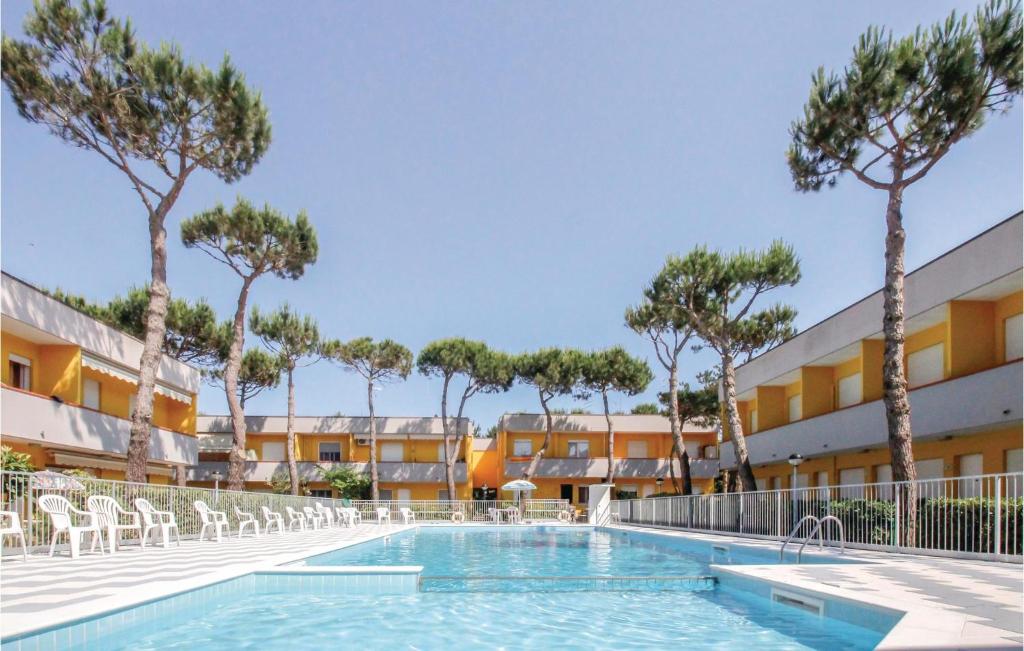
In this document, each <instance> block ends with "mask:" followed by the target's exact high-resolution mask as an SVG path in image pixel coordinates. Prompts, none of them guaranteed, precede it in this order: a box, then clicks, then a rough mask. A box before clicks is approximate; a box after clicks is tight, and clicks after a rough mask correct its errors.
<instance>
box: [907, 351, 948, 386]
mask: <svg viewBox="0 0 1024 651" xmlns="http://www.w3.org/2000/svg"><path fill="white" fill-rule="evenodd" d="M944 350H945V348H944V346H943V345H942V344H935V345H934V346H929V347H927V348H922V349H921V350H919V351H917V352H916V353H911V354H910V355H908V356H907V385H908V386H910V387H911V388H913V387H919V386H922V385H924V384H931V383H932V382H938V381H939V380H941V379H942V375H943V368H945V362H944V361H943V356H944Z"/></svg>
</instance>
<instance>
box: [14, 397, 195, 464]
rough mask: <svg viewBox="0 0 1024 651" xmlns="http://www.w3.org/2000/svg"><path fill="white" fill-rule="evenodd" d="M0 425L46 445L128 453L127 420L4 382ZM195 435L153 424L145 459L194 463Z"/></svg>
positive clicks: (24, 438) (20, 437) (172, 462)
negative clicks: (147, 455)
mask: <svg viewBox="0 0 1024 651" xmlns="http://www.w3.org/2000/svg"><path fill="white" fill-rule="evenodd" d="M0 412H2V413H0V431H2V432H3V435H4V436H6V437H10V438H16V439H19V440H22V441H27V442H29V443H36V444H40V445H44V446H46V447H50V448H64V449H69V450H81V451H85V452H103V453H107V454H114V455H120V456H124V455H127V454H128V439H129V437H130V435H131V421H128V420H125V419H124V418H118V417H116V416H110V415H108V414H103V413H100V412H98V411H95V410H93V409H88V408H86V407H78V406H75V405H70V404H66V403H61V402H57V401H56V400H52V399H50V398H48V397H46V396H40V395H37V394H34V393H28V392H25V391H20V390H18V389H12V388H9V387H3V388H2V389H0ZM198 449H199V448H198V443H197V442H196V437H194V436H189V435H187V434H179V433H178V432H171V431H169V430H165V429H160V428H158V427H154V428H153V429H152V432H151V434H150V437H149V459H150V461H154V462H158V463H168V464H184V465H194V464H195V463H196V461H197V459H198Z"/></svg>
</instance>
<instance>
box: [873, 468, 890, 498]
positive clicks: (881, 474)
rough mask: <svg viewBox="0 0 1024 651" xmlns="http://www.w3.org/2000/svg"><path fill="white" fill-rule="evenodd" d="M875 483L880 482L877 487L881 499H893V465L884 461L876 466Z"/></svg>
mask: <svg viewBox="0 0 1024 651" xmlns="http://www.w3.org/2000/svg"><path fill="white" fill-rule="evenodd" d="M875 483H876V484H880V486H878V487H876V490H877V491H878V496H877V497H878V499H880V500H891V499H892V485H891V484H892V465H891V464H888V463H883V464H881V465H878V466H875Z"/></svg>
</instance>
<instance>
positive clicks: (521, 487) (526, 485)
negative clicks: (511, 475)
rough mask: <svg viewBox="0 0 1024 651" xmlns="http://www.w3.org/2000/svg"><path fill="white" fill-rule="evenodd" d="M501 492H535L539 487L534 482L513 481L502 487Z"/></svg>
mask: <svg viewBox="0 0 1024 651" xmlns="http://www.w3.org/2000/svg"><path fill="white" fill-rule="evenodd" d="M501 490H503V491H515V492H517V493H521V492H524V491H535V490H537V485H536V484H534V483H533V482H532V481H527V480H525V479H513V480H512V481H510V482H509V483H507V484H505V485H504V486H502V487H501Z"/></svg>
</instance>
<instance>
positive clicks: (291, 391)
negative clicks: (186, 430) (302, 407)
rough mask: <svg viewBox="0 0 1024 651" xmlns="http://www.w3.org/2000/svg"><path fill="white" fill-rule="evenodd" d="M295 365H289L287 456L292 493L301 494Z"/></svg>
mask: <svg viewBox="0 0 1024 651" xmlns="http://www.w3.org/2000/svg"><path fill="white" fill-rule="evenodd" d="M294 373H295V365H294V364H289V365H288V442H287V443H286V444H285V446H286V447H287V448H288V449H287V451H286V454H287V455H288V456H287V457H285V458H286V459H288V479H289V481H290V482H291V488H292V495H298V494H299V465H298V464H297V463H295V379H294Z"/></svg>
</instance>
